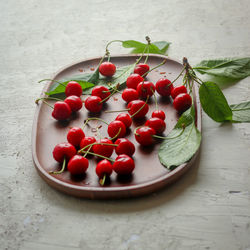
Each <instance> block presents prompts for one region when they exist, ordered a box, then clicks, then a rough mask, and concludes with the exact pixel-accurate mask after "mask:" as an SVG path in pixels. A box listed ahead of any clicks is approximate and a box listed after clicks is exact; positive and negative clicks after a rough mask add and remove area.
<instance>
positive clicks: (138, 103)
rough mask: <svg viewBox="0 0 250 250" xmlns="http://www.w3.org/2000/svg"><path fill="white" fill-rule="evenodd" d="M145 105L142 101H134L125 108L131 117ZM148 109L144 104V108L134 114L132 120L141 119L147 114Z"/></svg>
mask: <svg viewBox="0 0 250 250" xmlns="http://www.w3.org/2000/svg"><path fill="white" fill-rule="evenodd" d="M144 104H145V102H144V101H142V100H134V101H132V102H130V103H129V104H128V105H127V108H128V109H129V111H128V112H129V114H130V115H131V116H133V114H135V113H136V112H137V111H138V110H139V109H140V108H141V107H142V106H143V105H144ZM148 110H149V107H148V104H147V103H146V104H145V106H144V107H143V108H142V109H141V110H140V111H139V112H138V113H137V114H136V115H134V116H133V118H143V117H145V115H146V114H147V113H148Z"/></svg>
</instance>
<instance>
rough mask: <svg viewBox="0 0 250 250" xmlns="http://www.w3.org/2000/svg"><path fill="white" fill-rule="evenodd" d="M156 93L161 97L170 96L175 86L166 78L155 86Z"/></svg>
mask: <svg viewBox="0 0 250 250" xmlns="http://www.w3.org/2000/svg"><path fill="white" fill-rule="evenodd" d="M155 88H156V91H157V92H158V94H159V95H161V96H166V97H167V96H170V94H171V90H172V89H173V84H172V83H171V81H169V80H168V79H166V78H161V79H159V80H158V81H157V82H156V84H155Z"/></svg>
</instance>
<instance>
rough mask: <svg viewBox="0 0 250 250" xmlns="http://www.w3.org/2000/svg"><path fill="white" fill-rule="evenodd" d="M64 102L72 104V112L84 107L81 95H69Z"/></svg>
mask: <svg viewBox="0 0 250 250" xmlns="http://www.w3.org/2000/svg"><path fill="white" fill-rule="evenodd" d="M64 102H66V103H67V104H68V105H69V106H70V109H71V111H72V112H76V111H78V110H80V109H81V108H82V100H81V98H80V97H79V96H76V95H71V96H69V97H67V98H66V99H65V100H64Z"/></svg>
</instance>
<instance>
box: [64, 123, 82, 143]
mask: <svg viewBox="0 0 250 250" xmlns="http://www.w3.org/2000/svg"><path fill="white" fill-rule="evenodd" d="M84 137H85V134H84V132H83V130H82V129H81V128H79V127H73V128H71V129H70V130H69V132H68V134H67V140H68V142H69V143H71V144H72V145H73V146H75V147H79V146H80V142H81V140H82V139H83V138H84Z"/></svg>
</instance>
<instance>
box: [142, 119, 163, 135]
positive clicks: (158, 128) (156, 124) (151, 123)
mask: <svg viewBox="0 0 250 250" xmlns="http://www.w3.org/2000/svg"><path fill="white" fill-rule="evenodd" d="M145 126H148V127H150V128H152V129H154V130H155V132H156V134H161V133H162V132H163V131H164V130H165V129H166V123H165V122H164V121H163V120H162V119H160V118H157V117H154V118H150V119H148V120H147V121H146V123H145Z"/></svg>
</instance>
